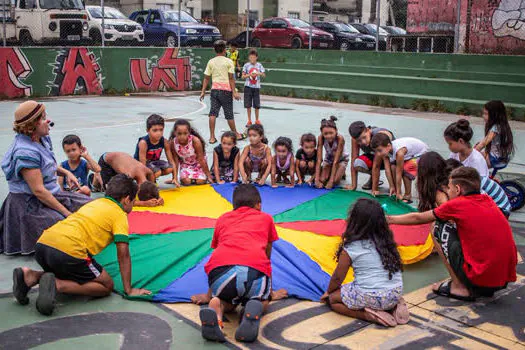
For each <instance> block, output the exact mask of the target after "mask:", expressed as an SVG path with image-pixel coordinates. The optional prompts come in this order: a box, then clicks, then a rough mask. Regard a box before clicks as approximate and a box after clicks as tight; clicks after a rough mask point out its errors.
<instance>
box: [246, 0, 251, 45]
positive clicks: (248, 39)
mask: <svg viewBox="0 0 525 350" xmlns="http://www.w3.org/2000/svg"><path fill="white" fill-rule="evenodd" d="M246 1H247V4H246V48H249V47H250V0H246Z"/></svg>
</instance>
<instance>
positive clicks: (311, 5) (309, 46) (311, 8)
mask: <svg viewBox="0 0 525 350" xmlns="http://www.w3.org/2000/svg"><path fill="white" fill-rule="evenodd" d="M313 12H314V0H310V35H309V38H308V50H311V49H312V34H313V33H312V29H313V28H312V22H313V19H314V17H313Z"/></svg>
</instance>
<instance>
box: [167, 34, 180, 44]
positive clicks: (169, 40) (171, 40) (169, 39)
mask: <svg viewBox="0 0 525 350" xmlns="http://www.w3.org/2000/svg"><path fill="white" fill-rule="evenodd" d="M165 44H166V47H176V46H177V37H176V36H175V35H174V34H168V36H166V43H165Z"/></svg>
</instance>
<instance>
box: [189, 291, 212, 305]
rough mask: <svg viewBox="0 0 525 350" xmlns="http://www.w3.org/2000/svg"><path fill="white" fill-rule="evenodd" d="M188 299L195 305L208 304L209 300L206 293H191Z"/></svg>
mask: <svg viewBox="0 0 525 350" xmlns="http://www.w3.org/2000/svg"><path fill="white" fill-rule="evenodd" d="M190 299H191V302H192V303H194V304H196V305H203V304H208V303H209V302H210V300H211V299H210V296H209V295H208V293H203V294H196V295H192V296H191V298H190Z"/></svg>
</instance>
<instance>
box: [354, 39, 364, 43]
mask: <svg viewBox="0 0 525 350" xmlns="http://www.w3.org/2000/svg"><path fill="white" fill-rule="evenodd" d="M354 41H355V42H356V43H360V42H362V41H363V39H361V38H355V40H354Z"/></svg>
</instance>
